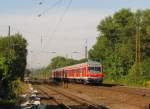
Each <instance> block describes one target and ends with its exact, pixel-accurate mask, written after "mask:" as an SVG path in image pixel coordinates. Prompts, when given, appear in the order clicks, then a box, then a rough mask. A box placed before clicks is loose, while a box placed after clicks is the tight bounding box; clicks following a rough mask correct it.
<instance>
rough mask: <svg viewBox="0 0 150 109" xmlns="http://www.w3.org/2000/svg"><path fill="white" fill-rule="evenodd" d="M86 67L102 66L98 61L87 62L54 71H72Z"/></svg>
mask: <svg viewBox="0 0 150 109" xmlns="http://www.w3.org/2000/svg"><path fill="white" fill-rule="evenodd" d="M86 66H96V67H98V66H101V63H100V62H96V61H87V62H85V63H80V64H75V65H70V66H66V67H62V68H57V69H54V70H53V71H62V70H72V69H78V68H84V67H86Z"/></svg>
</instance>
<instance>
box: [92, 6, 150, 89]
mask: <svg viewBox="0 0 150 109" xmlns="http://www.w3.org/2000/svg"><path fill="white" fill-rule="evenodd" d="M149 19H150V10H149V9H146V10H138V11H136V12H132V11H131V10H130V9H121V10H119V11H118V12H116V13H114V14H113V15H111V16H108V17H106V18H105V19H103V20H102V21H101V22H100V23H99V25H98V26H97V30H98V32H100V34H99V36H98V37H97V41H96V43H95V44H94V45H93V47H92V48H91V49H90V50H89V58H90V59H92V60H97V61H100V62H102V64H103V66H104V73H105V79H106V80H105V81H107V82H108V81H109V82H114V83H119V84H126V85H133V86H135V85H140V86H145V85H146V81H148V80H150V67H149V65H150V26H149V25H150V20H149ZM137 35H140V39H139V40H140V45H138V46H140V52H139V51H138V53H140V54H139V56H140V60H138V61H137V57H136V53H137V52H136V50H137V49H136V40H137V38H136V37H137ZM138 59H139V58H138Z"/></svg>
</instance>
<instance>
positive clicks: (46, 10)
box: [38, 0, 62, 17]
mask: <svg viewBox="0 0 150 109" xmlns="http://www.w3.org/2000/svg"><path fill="white" fill-rule="evenodd" d="M61 2H62V0H58V1H57V2H55V3H54V4H52V5H51V6H50V7H48V8H46V9H45V10H44V11H43V12H41V13H40V14H38V17H41V16H42V15H43V14H45V13H46V12H48V11H49V10H51V9H53V8H54V7H55V6H57V5H58V4H60V3H61Z"/></svg>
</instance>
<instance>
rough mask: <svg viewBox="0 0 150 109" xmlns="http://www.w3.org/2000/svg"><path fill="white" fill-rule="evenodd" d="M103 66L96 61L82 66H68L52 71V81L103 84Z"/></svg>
mask: <svg viewBox="0 0 150 109" xmlns="http://www.w3.org/2000/svg"><path fill="white" fill-rule="evenodd" d="M102 72H103V68H102V64H101V63H99V62H96V61H88V62H85V63H81V64H76V65H72V66H67V67H63V68H58V69H54V70H52V72H51V74H50V79H52V80H54V81H59V82H60V81H69V82H80V83H84V84H88V83H94V84H100V83H102V82H103V77H104V75H103V73H102Z"/></svg>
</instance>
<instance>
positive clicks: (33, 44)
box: [0, 0, 150, 68]
mask: <svg viewBox="0 0 150 109" xmlns="http://www.w3.org/2000/svg"><path fill="white" fill-rule="evenodd" d="M69 4H70V5H69ZM149 7H150V1H149V0H72V2H71V0H0V36H6V35H7V34H8V25H10V26H11V34H15V33H17V32H19V33H21V34H22V35H23V37H25V38H26V39H27V41H28V56H27V62H28V65H27V67H28V68H37V67H43V66H47V65H48V64H49V63H50V60H51V58H53V57H55V56H58V55H59V56H64V57H68V58H74V59H81V58H84V51H85V50H84V48H85V45H86V40H87V46H88V50H89V49H90V48H91V47H92V46H93V45H94V44H95V42H96V37H98V34H99V32H97V29H96V27H97V25H98V24H99V23H100V21H101V20H102V19H104V18H105V17H107V16H110V15H112V14H113V13H115V12H116V11H118V10H119V9H122V8H129V9H131V10H132V11H135V10H137V9H147V8H149ZM74 52H77V53H74Z"/></svg>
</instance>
